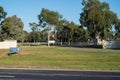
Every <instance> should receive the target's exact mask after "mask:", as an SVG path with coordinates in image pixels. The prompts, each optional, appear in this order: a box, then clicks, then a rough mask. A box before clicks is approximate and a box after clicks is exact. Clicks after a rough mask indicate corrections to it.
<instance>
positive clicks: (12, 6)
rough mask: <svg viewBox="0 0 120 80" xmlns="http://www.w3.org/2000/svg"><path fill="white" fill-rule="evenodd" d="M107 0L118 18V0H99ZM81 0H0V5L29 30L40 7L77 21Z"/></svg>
mask: <svg viewBox="0 0 120 80" xmlns="http://www.w3.org/2000/svg"><path fill="white" fill-rule="evenodd" d="M100 1H101V2H103V1H104V2H107V3H108V4H109V6H110V9H111V10H112V11H113V12H115V13H116V14H117V15H118V17H119V18H120V0H100ZM81 2H82V0H0V6H2V7H3V8H4V10H5V11H6V12H7V17H11V16H13V15H16V16H17V17H18V18H21V20H22V22H23V23H24V30H26V31H28V32H30V31H31V29H30V27H29V23H32V22H36V23H38V18H37V15H38V14H40V12H41V10H42V8H46V9H49V10H52V11H57V12H58V13H60V14H61V15H63V18H65V19H66V20H68V21H73V22H75V23H76V24H80V23H79V18H80V13H81V12H82V8H83V6H82V5H81Z"/></svg>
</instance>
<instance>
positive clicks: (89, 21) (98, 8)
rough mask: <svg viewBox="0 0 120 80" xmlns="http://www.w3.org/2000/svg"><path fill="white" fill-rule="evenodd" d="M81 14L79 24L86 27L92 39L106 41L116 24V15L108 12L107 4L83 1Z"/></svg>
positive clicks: (95, 0) (92, 0) (89, 0)
mask: <svg viewBox="0 0 120 80" xmlns="http://www.w3.org/2000/svg"><path fill="white" fill-rule="evenodd" d="M82 5H83V9H82V10H83V12H82V13H81V14H80V23H81V25H82V26H83V27H87V29H88V31H89V32H90V36H91V37H92V38H97V37H99V38H101V39H108V38H110V37H111V35H112V34H111V30H112V27H113V26H114V25H116V23H117V15H116V14H115V13H114V12H112V11H111V10H110V7H109V4H108V3H106V2H100V1H99V0H83V2H82Z"/></svg>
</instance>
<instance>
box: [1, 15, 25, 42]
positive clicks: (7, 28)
mask: <svg viewBox="0 0 120 80" xmlns="http://www.w3.org/2000/svg"><path fill="white" fill-rule="evenodd" d="M1 25H2V26H1V33H2V35H3V36H4V39H15V40H19V41H21V40H22V38H23V33H24V32H23V26H24V25H23V22H22V21H21V19H20V18H17V16H16V15H14V16H12V17H8V18H5V20H3V21H2V24H1Z"/></svg>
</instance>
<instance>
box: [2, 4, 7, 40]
mask: <svg viewBox="0 0 120 80" xmlns="http://www.w3.org/2000/svg"><path fill="white" fill-rule="evenodd" d="M6 15H7V12H5V10H4V9H3V7H2V6H0V41H3V35H2V33H1V21H2V20H3V19H4V18H5V17H6Z"/></svg>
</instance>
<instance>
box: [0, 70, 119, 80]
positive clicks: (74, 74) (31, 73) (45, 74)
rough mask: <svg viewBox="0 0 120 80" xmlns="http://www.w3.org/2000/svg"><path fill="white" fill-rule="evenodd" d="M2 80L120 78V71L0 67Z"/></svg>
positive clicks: (102, 79)
mask: <svg viewBox="0 0 120 80" xmlns="http://www.w3.org/2000/svg"><path fill="white" fill-rule="evenodd" d="M0 80H120V72H103V71H63V70H25V69H0Z"/></svg>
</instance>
